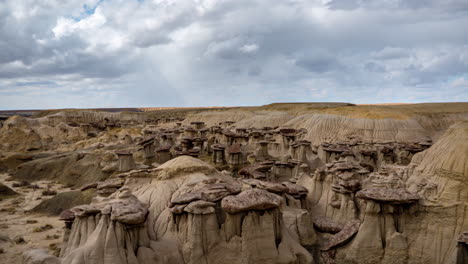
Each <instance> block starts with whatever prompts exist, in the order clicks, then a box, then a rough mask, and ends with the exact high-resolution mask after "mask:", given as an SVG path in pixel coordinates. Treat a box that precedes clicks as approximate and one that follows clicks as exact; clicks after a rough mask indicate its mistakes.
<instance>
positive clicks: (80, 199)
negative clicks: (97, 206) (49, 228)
mask: <svg viewBox="0 0 468 264" xmlns="http://www.w3.org/2000/svg"><path fill="white" fill-rule="evenodd" d="M95 193H96V191H95V190H93V189H89V190H86V191H83V192H81V191H70V192H63V193H59V194H57V195H55V196H54V197H52V198H50V199H47V200H44V201H42V202H41V203H40V204H38V205H36V206H35V207H34V208H33V209H32V210H31V211H32V212H36V213H44V214H48V215H59V214H60V213H61V212H62V211H63V210H66V209H70V208H72V207H74V206H77V205H82V204H88V203H90V202H91V199H92V198H93V196H94V194H95Z"/></svg>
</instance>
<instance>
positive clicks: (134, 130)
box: [0, 103, 468, 264]
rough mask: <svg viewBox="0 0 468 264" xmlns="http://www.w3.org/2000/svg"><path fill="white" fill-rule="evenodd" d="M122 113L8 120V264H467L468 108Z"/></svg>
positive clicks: (4, 170)
mask: <svg viewBox="0 0 468 264" xmlns="http://www.w3.org/2000/svg"><path fill="white" fill-rule="evenodd" d="M122 110H125V111H120V112H119V111H115V110H114V111H110V110H109V109H107V110H106V109H101V110H61V111H60V110H50V111H32V112H27V114H24V113H21V112H13V113H12V112H8V113H1V115H0V117H1V118H0V262H1V263H12V264H13V263H25V264H26V263H27V264H33V263H34V264H49V263H52V264H57V263H62V264H100V263H104V264H152V263H181V264H198V263H202V264H218V263H234V264H235V263H239V264H240V263H278V264H279V263H282V264H283V263H284V264H286V263H301V264H302V263H316V264H317V263H354V264H358V263H359V264H367V263H369V264H370V263H382V264H384V263H385V264H397V263H398V264H400V263H411V264H429V263H431V264H461V263H464V264H466V263H468V103H440V104H404V105H352V104H345V103H295V104H290V103H279V104H271V105H265V106H260V107H239V108H203V109H202V108H187V109H146V110H141V109H139V110H138V111H136V110H135V109H122ZM15 114H19V115H15Z"/></svg>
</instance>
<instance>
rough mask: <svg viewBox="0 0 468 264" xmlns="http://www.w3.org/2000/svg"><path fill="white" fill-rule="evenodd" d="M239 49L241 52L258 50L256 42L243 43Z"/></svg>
mask: <svg viewBox="0 0 468 264" xmlns="http://www.w3.org/2000/svg"><path fill="white" fill-rule="evenodd" d="M239 50H240V51H241V52H243V53H255V52H257V50H258V45H257V44H245V45H244V46H242V47H240V48H239Z"/></svg>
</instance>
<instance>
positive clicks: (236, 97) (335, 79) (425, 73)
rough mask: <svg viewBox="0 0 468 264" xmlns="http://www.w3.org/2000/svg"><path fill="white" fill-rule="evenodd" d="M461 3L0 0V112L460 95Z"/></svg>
mask: <svg viewBox="0 0 468 264" xmlns="http://www.w3.org/2000/svg"><path fill="white" fill-rule="evenodd" d="M467 30H468V1H467V0H411V1H408V0H1V1H0V109H36V108H69V107H81V108H86V107H139V106H140V107H143V106H210V105H214V106H220V105H260V104H267V103H271V102H303V101H314V102H319V101H339V102H352V103H388V102H441V101H468V31H467Z"/></svg>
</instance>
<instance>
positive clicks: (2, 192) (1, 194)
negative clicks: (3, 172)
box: [0, 183, 18, 199]
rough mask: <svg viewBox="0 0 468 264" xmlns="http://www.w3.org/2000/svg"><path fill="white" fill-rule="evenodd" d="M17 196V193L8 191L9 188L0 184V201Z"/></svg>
mask: <svg viewBox="0 0 468 264" xmlns="http://www.w3.org/2000/svg"><path fill="white" fill-rule="evenodd" d="M17 194H18V193H17V192H15V191H13V190H12V189H10V187H8V186H5V185H3V183H0V199H2V198H8V197H12V196H15V195H17Z"/></svg>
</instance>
